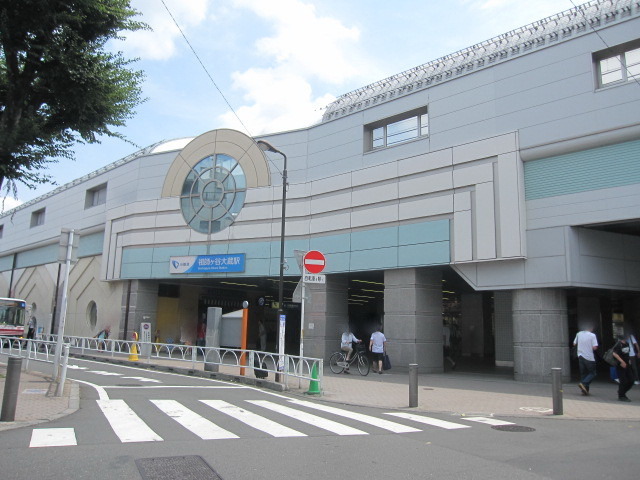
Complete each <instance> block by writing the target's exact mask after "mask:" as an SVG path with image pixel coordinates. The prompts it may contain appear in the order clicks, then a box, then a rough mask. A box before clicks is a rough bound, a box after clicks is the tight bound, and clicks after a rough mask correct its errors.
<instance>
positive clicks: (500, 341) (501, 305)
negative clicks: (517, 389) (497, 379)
mask: <svg viewBox="0 0 640 480" xmlns="http://www.w3.org/2000/svg"><path fill="white" fill-rule="evenodd" d="M512 305H513V295H512V293H511V292H510V291H502V290H501V291H496V292H494V293H493V308H494V312H493V314H494V320H495V326H496V328H495V350H496V365H497V366H498V367H513V312H512Z"/></svg>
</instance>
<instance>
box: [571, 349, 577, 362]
mask: <svg viewBox="0 0 640 480" xmlns="http://www.w3.org/2000/svg"><path fill="white" fill-rule="evenodd" d="M571 358H573V359H574V360H576V359H577V358H578V346H577V345H573V346H572V347H571Z"/></svg>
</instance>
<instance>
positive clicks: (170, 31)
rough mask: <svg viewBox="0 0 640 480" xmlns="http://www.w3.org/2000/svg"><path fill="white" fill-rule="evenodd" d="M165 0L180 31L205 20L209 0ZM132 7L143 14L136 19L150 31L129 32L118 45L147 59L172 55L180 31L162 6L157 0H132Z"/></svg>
mask: <svg viewBox="0 0 640 480" xmlns="http://www.w3.org/2000/svg"><path fill="white" fill-rule="evenodd" d="M164 1H165V3H166V5H167V7H168V8H169V10H170V11H171V14H172V15H173V17H174V18H175V20H176V21H177V22H178V24H179V25H180V28H182V29H183V31H185V30H188V29H189V27H194V26H197V25H199V24H200V23H202V22H203V21H204V20H205V19H206V16H207V7H208V5H209V0H164ZM132 6H133V7H134V8H135V9H136V10H138V11H139V12H141V13H142V17H141V18H139V19H140V20H142V21H143V22H145V23H147V24H148V25H149V26H150V27H151V29H152V31H148V30H144V31H137V32H131V33H129V34H128V35H127V38H126V41H125V42H122V44H121V45H120V46H119V48H121V49H122V50H124V51H126V52H127V53H128V54H130V55H132V56H136V57H141V58H144V59H146V60H166V59H168V58H171V57H172V56H173V55H174V54H175V53H176V40H178V39H179V38H180V37H181V34H180V30H179V29H178V27H176V25H175V23H174V21H173V20H172V19H171V16H169V13H168V12H167V10H166V9H165V7H164V5H162V4H161V3H160V2H159V1H158V0H134V1H133V2H132ZM185 33H186V32H185Z"/></svg>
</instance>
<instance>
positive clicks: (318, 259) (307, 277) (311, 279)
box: [300, 250, 327, 375]
mask: <svg viewBox="0 0 640 480" xmlns="http://www.w3.org/2000/svg"><path fill="white" fill-rule="evenodd" d="M326 263H327V262H326V259H325V257H324V255H323V254H322V253H320V252H318V251H317V250H311V251H310V252H307V253H305V254H304V257H302V265H303V266H304V269H305V270H306V271H307V272H309V273H305V272H304V271H303V272H302V302H301V303H302V308H301V312H300V365H301V366H300V369H301V371H300V375H302V357H303V356H304V304H305V299H306V294H307V292H306V285H307V283H325V281H326V280H325V276H324V275H318V274H319V273H320V272H321V271H322V270H324V267H325V264H326Z"/></svg>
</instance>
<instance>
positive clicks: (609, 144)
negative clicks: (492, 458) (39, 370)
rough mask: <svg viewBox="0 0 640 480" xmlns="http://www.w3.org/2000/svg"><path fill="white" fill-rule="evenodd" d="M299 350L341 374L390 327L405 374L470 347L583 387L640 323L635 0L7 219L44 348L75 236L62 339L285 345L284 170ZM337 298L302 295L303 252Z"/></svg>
mask: <svg viewBox="0 0 640 480" xmlns="http://www.w3.org/2000/svg"><path fill="white" fill-rule="evenodd" d="M257 140H264V141H267V142H268V143H269V144H271V145H273V146H274V147H276V149H277V150H279V151H281V152H282V153H284V154H285V155H286V159H287V167H288V188H287V201H286V216H285V225H286V235H285V257H286V262H287V265H286V266H287V269H286V270H285V278H284V279H285V302H284V303H285V305H284V306H283V307H284V309H285V311H286V314H287V330H286V339H287V350H288V351H290V352H291V353H295V352H296V351H297V348H298V341H299V338H300V330H301V328H302V329H303V331H304V352H305V356H311V357H320V358H324V359H327V358H328V356H329V355H330V354H331V352H332V351H335V350H336V349H338V347H339V343H338V342H339V336H340V334H341V332H342V330H343V329H344V327H345V326H346V324H347V323H350V324H351V325H352V328H353V330H354V331H355V332H356V335H359V336H363V337H366V336H367V335H368V334H369V333H371V331H372V330H373V328H374V327H375V325H376V324H377V323H378V322H381V323H382V324H383V326H384V332H385V335H386V336H387V338H388V340H389V344H388V350H389V353H390V355H391V357H392V358H393V362H394V367H397V368H403V366H404V367H405V368H406V365H407V364H409V363H417V364H418V365H419V368H420V371H422V372H442V371H443V368H444V365H443V363H444V362H443V355H442V350H443V349H442V347H443V324H446V325H448V326H449V329H450V332H451V335H452V341H453V343H454V346H455V348H456V351H457V353H458V354H459V355H460V356H462V357H470V358H478V359H484V360H485V361H488V362H491V363H492V364H495V365H499V366H505V367H511V368H513V372H514V377H515V379H516V380H522V381H546V380H547V379H548V377H549V374H550V369H551V368H552V367H562V368H563V373H564V376H565V378H567V377H568V376H569V374H570V368H571V367H570V359H569V345H570V342H571V340H572V338H573V335H574V334H575V331H576V330H577V329H578V328H579V327H580V325H581V324H582V322H593V323H594V324H595V326H596V333H597V334H598V336H599V338H600V340H601V343H603V344H605V345H606V344H607V343H611V342H612V338H613V335H614V334H615V333H617V332H618V331H619V330H620V329H621V328H622V325H623V323H626V324H628V325H630V326H634V325H635V326H636V327H640V318H639V317H640V3H638V2H637V1H635V0H634V1H631V0H621V1H591V2H589V3H587V4H584V5H581V6H578V7H577V8H574V9H571V10H568V11H564V12H561V13H559V14H557V15H554V16H552V17H549V18H545V19H542V20H540V21H538V22H535V23H533V24H531V25H527V26H525V27H522V28H519V29H517V30H514V31H510V32H507V33H505V34H503V35H500V36H498V37H496V38H492V39H490V40H487V41H485V42H482V43H479V44H477V45H473V46H471V47H469V48H466V49H464V50H461V51H458V52H455V53H452V54H450V55H447V56H445V57H442V58H438V59H436V60H433V61H431V62H428V63H426V64H424V65H421V66H418V67H415V68H413V69H411V70H408V71H405V72H402V73H399V74H397V75H394V76H392V77H389V78H386V79H384V80H381V81H379V82H376V83H373V84H371V85H367V86H365V87H363V88H360V89H358V90H356V91H353V92H350V93H347V94H345V95H343V96H341V97H339V98H338V99H337V100H336V101H335V102H333V103H332V104H330V105H329V106H328V108H327V109H326V111H325V113H324V116H323V119H322V121H321V122H320V123H319V124H316V125H313V126H311V127H305V128H300V129H298V130H293V131H287V132H281V133H275V134H270V135H265V136H262V137H260V138H255V139H254V138H250V137H248V136H246V135H245V134H243V133H240V132H238V131H233V130H227V129H220V130H214V131H210V132H205V133H203V134H201V135H198V136H196V137H194V138H188V139H179V140H172V141H164V142H159V143H158V144H156V145H153V146H150V147H148V148H146V149H144V150H141V151H139V152H136V153H134V154H132V155H130V156H128V157H126V158H123V159H120V160H118V161H115V162H114V163H112V164H110V165H107V166H105V167H103V168H101V169H100V170H97V171H95V172H93V173H91V174H89V175H87V176H84V177H82V178H79V179H77V180H75V181H73V182H71V183H69V184H67V185H63V186H61V187H59V188H56V189H55V190H53V191H51V192H50V193H49V194H46V195H44V196H42V197H39V198H37V199H35V200H33V201H30V202H28V203H25V204H23V205H21V206H19V207H17V208H15V209H13V210H11V211H9V212H6V213H5V214H4V215H2V216H1V217H0V291H2V292H3V293H4V292H7V293H6V294H7V296H14V297H20V298H24V299H26V300H27V302H28V303H29V304H30V305H31V306H32V309H33V312H34V314H35V316H36V318H37V319H38V323H39V325H40V326H43V327H44V330H45V332H48V331H50V330H53V329H55V325H56V322H57V321H59V316H60V298H61V295H62V292H61V289H62V281H61V280H62V278H64V273H65V272H64V265H63V264H61V263H60V262H59V250H60V247H59V243H60V237H61V230H62V229H65V228H66V229H73V230H74V231H75V232H76V233H77V234H79V235H80V239H79V245H78V249H77V257H78V259H77V262H75V263H74V264H73V266H72V268H71V270H70V282H69V295H68V310H67V312H68V313H67V317H66V319H67V320H66V333H67V334H70V335H78V336H93V335H95V334H96V333H97V332H98V331H99V330H101V329H102V328H104V327H106V326H110V327H111V331H112V336H115V337H120V338H125V337H127V338H128V336H129V335H130V334H131V332H132V331H134V330H136V329H137V328H139V325H140V322H143V321H150V322H152V324H153V325H154V330H156V331H157V334H156V336H157V339H158V340H160V341H165V342H169V343H174V342H175V343H179V342H182V343H192V342H195V340H196V331H197V329H198V324H200V323H202V322H203V320H204V313H205V312H206V309H207V307H209V306H220V307H222V308H223V311H232V310H237V309H238V308H240V307H241V305H242V302H243V301H244V300H248V301H249V304H250V307H249V311H250V322H251V327H250V346H253V345H252V342H253V341H254V340H255V339H256V338H257V320H258V319H259V318H261V319H263V320H264V321H265V323H266V324H267V327H268V330H269V344H268V349H269V350H275V340H276V330H277V323H276V310H277V307H278V305H277V302H276V299H277V288H278V274H279V267H280V233H281V211H282V203H281V202H282V190H283V189H282V178H283V175H282V174H283V168H284V157H283V156H282V155H279V154H277V153H271V152H264V151H262V150H261V149H259V148H258V146H257V144H256V141H257ZM309 250H318V251H320V252H322V253H324V254H325V256H326V258H327V264H326V268H325V271H324V272H323V273H326V275H327V276H326V283H325V284H313V285H309V288H308V290H309V291H310V292H311V293H310V298H308V299H307V300H306V302H305V309H304V311H305V315H304V316H305V318H304V319H302V322H301V319H300V315H301V309H300V303H299V301H300V299H299V298H297V296H296V295H294V289H295V287H296V286H297V284H298V282H299V280H300V274H301V272H300V263H299V261H300V259H299V253H298V254H296V252H306V251H309Z"/></svg>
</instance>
